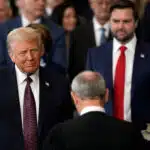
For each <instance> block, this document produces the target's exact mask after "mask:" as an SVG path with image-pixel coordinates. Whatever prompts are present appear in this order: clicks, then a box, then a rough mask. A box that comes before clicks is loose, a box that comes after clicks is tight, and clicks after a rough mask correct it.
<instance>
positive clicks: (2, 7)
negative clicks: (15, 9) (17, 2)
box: [0, 0, 12, 23]
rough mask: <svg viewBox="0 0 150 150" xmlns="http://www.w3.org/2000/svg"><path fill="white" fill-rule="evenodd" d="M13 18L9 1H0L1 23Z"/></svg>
mask: <svg viewBox="0 0 150 150" xmlns="http://www.w3.org/2000/svg"><path fill="white" fill-rule="evenodd" d="M11 17H12V9H11V4H10V2H9V0H0V23H2V22H4V21H6V20H8V19H10V18H11Z"/></svg>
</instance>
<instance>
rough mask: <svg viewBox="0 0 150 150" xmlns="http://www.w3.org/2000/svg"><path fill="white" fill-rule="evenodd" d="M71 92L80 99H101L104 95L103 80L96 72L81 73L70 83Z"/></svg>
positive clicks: (104, 86)
mask: <svg viewBox="0 0 150 150" xmlns="http://www.w3.org/2000/svg"><path fill="white" fill-rule="evenodd" d="M71 89H72V92H74V93H75V94H76V95H78V96H79V97H80V98H81V99H83V100H86V99H91V100H92V99H101V100H102V99H103V98H104V97H105V93H106V85H105V80H104V78H103V77H102V76H101V75H100V74H99V73H98V72H92V71H83V72H81V73H79V74H78V75H77V76H76V77H75V78H74V79H73V81H72V84H71Z"/></svg>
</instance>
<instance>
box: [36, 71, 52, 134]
mask: <svg viewBox="0 0 150 150" xmlns="http://www.w3.org/2000/svg"><path fill="white" fill-rule="evenodd" d="M44 76H45V73H44V69H42V68H40V78H39V79H40V90H39V91H40V92H39V94H40V99H39V119H38V120H39V121H38V135H39V136H40V134H41V130H42V126H43V122H44V118H45V115H46V112H47V111H48V110H47V108H50V106H49V105H48V102H49V100H48V99H49V98H50V95H51V91H50V88H51V86H50V83H49V81H46V80H45V77H44Z"/></svg>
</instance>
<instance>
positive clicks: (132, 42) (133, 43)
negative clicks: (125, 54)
mask: <svg viewBox="0 0 150 150" xmlns="http://www.w3.org/2000/svg"><path fill="white" fill-rule="evenodd" d="M136 43H137V38H136V36H135V35H134V36H133V38H132V39H131V40H130V41H129V42H128V43H126V44H125V45H124V46H126V47H127V49H128V50H129V51H135V48H136ZM120 46H122V44H121V43H120V42H119V41H118V40H117V39H116V38H113V49H114V52H117V51H118V50H119V48H120Z"/></svg>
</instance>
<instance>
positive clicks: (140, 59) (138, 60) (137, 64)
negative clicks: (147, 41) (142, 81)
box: [131, 41, 148, 98]
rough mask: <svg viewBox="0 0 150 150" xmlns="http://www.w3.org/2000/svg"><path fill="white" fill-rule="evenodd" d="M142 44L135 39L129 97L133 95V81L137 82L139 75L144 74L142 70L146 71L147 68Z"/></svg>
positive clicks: (145, 53)
mask: <svg viewBox="0 0 150 150" xmlns="http://www.w3.org/2000/svg"><path fill="white" fill-rule="evenodd" d="M143 46H144V45H142V44H141V43H139V41H137V45H136V50H135V56H134V63H133V73H132V87H131V98H132V96H133V92H134V88H135V83H137V81H138V79H139V77H140V76H141V75H142V74H144V71H147V68H148V66H147V64H148V63H147V58H148V54H147V52H146V51H145V48H144V47H143ZM139 68H140V70H139Z"/></svg>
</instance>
